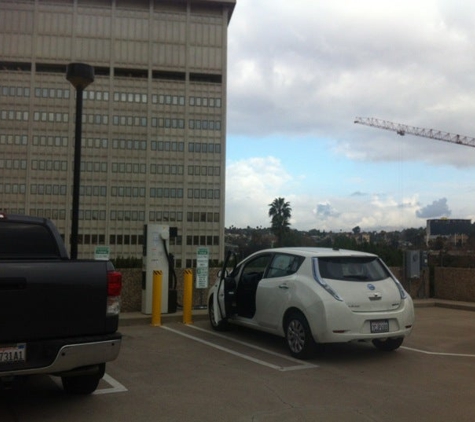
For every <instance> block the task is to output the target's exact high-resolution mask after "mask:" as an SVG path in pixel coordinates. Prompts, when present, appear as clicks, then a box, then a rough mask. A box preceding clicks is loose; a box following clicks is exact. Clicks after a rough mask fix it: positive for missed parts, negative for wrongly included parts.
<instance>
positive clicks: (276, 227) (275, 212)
mask: <svg viewBox="0 0 475 422" xmlns="http://www.w3.org/2000/svg"><path fill="white" fill-rule="evenodd" d="M269 207H270V208H269V217H271V218H272V220H271V230H272V233H274V234H275V235H276V237H277V244H278V246H282V245H283V241H284V235H285V233H286V232H287V231H288V230H289V227H290V222H289V220H290V216H291V211H292V208H290V202H286V201H285V198H276V199H274V200H273V201H272V203H271V204H269Z"/></svg>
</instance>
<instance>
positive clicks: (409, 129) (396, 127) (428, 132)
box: [355, 117, 475, 148]
mask: <svg viewBox="0 0 475 422" xmlns="http://www.w3.org/2000/svg"><path fill="white" fill-rule="evenodd" d="M355 123H359V124H362V125H366V126H371V127H376V128H379V129H385V130H391V131H393V132H396V133H397V134H398V135H401V136H404V135H406V134H408V135H415V136H421V137H423V138H431V139H436V140H438V141H444V142H451V143H453V144H458V145H465V146H467V147H474V148H475V138H471V137H470V136H463V135H454V134H453V133H448V132H442V131H441V130H436V129H424V128H420V127H414V126H408V125H403V124H400V123H393V122H388V121H387V120H380V119H375V118H374V117H356V118H355Z"/></svg>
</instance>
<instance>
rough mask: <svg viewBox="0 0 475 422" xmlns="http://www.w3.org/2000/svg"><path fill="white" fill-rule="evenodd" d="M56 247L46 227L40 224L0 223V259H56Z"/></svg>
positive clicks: (57, 253)
mask: <svg viewBox="0 0 475 422" xmlns="http://www.w3.org/2000/svg"><path fill="white" fill-rule="evenodd" d="M58 256H59V252H58V247H57V244H56V242H55V239H54V237H53V236H52V234H51V232H50V231H49V230H48V228H47V227H45V226H42V225H40V224H27V223H17V222H2V223H1V224H0V258H3V259H8V258H14V259H27V258H57V257H58Z"/></svg>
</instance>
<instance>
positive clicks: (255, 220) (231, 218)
mask: <svg viewBox="0 0 475 422" xmlns="http://www.w3.org/2000/svg"><path fill="white" fill-rule="evenodd" d="M290 181H292V176H291V175H290V174H289V173H288V172H287V171H286V170H285V169H284V168H283V166H282V164H281V162H280V160H278V159H276V158H275V157H271V156H269V157H258V158H250V159H248V160H240V161H237V162H231V163H228V165H227V167H226V226H231V225H233V226H235V227H247V226H250V227H256V226H263V227H267V226H269V225H270V219H269V217H268V212H269V204H270V203H271V202H272V201H273V200H274V199H275V198H277V197H280V196H285V193H283V189H284V187H285V185H286V184H287V183H289V182H290Z"/></svg>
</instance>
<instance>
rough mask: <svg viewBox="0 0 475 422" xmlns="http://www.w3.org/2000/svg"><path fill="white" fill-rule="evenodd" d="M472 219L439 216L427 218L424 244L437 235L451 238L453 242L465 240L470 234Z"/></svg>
mask: <svg viewBox="0 0 475 422" xmlns="http://www.w3.org/2000/svg"><path fill="white" fill-rule="evenodd" d="M471 227H472V221H471V220H466V219H452V218H440V219H433V220H427V228H426V234H427V236H426V244H427V245H428V244H429V241H430V240H435V239H437V238H438V237H444V238H447V239H453V240H454V243H457V239H458V240H459V241H462V243H463V242H465V241H466V240H467V238H468V235H469V234H470V230H471Z"/></svg>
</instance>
